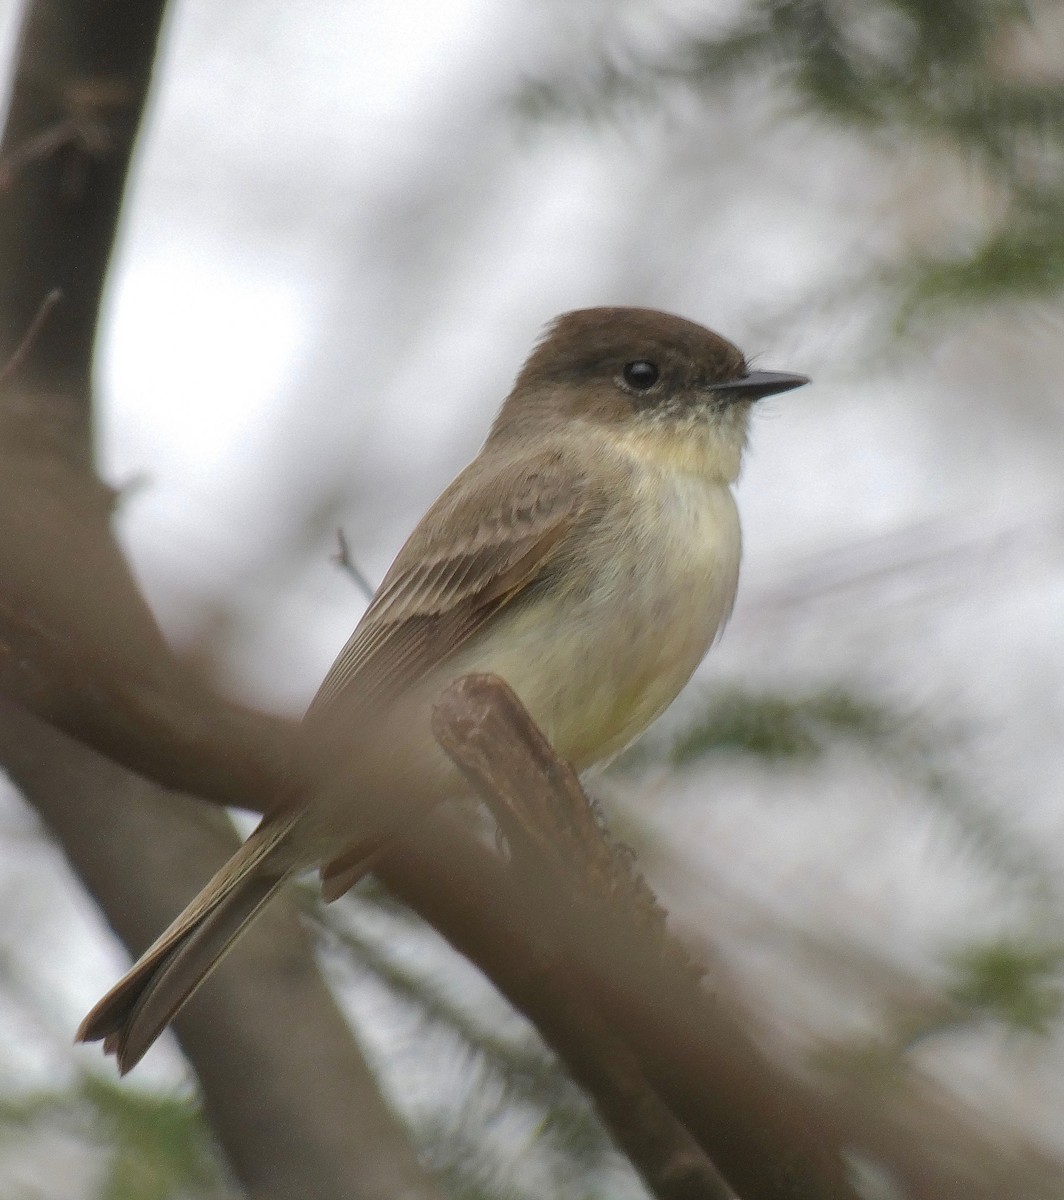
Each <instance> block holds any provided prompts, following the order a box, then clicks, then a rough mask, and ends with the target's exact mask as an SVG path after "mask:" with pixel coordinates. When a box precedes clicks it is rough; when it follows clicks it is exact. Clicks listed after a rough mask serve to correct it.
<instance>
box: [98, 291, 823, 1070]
mask: <svg viewBox="0 0 1064 1200" xmlns="http://www.w3.org/2000/svg"><path fill="white" fill-rule="evenodd" d="M806 382H807V380H806V378H805V377H804V376H802V375H786V374H781V373H778V372H774V371H751V370H749V369H748V368H747V365H746V361H745V360H744V358H743V356H742V354H741V353H740V352H739V351H738V350H737V349H736V348H735V347H734V346H733V345H731V343H730V342H727V341H725V340H724V339H723V338H721V337H719V336H718V335H717V334H715V333H710V332H709V330H707V329H703V328H702V327H701V326H699V325H695V324H693V323H692V322H690V321H685V320H682V319H681V318H679V317H672V316H668V315H666V314H664V313H659V312H653V311H650V310H647V309H639V308H592V309H586V310H583V311H580V312H571V313H567V314H566V315H564V316H562V317H559V318H558V319H557V320H556V321H555V322H554V323H553V324H552V325H551V326H550V328H549V330H548V332H547V335H546V336H545V337H544V338H543V340H542V341H541V342H540V343H539V345H538V346H537V347H536V348H535V349H534V350H533V352H532V354H531V356H530V357H529V359H528V361H527V362H526V363H525V365H524V367H523V368H522V370H521V373H520V374H519V375H518V377H517V381H516V383H515V384H514V388H513V391H511V393H510V395H509V396H508V397H507V399H506V401H505V403H504V404H503V406H502V409H501V410H500V412H499V415H498V416H497V417H496V419H495V423H494V425H492V427H491V432H490V433H489V435H488V439H487V441H486V442H485V444H484V447H483V449H482V450H481V451H480V453H479V454H478V455H477V457H476V458H475V459H474V460H473V462H472V463H470V465H469V466H468V467H466V469H465V470H464V471H463V472H462V473H461V474H460V475H459V476H458V478H457V479H455V481H454V482H453V483H452V484H451V485H450V487H448V488H447V490H446V491H445V492H444V493H443V495H442V496H440V498H439V499H438V500H437V501H436V503H435V504H434V505H433V506H432V507H431V508H430V509H429V511H428V512H427V513H426V514H425V516H424V517H423V518H422V520H421V522H420V524H419V525H418V526H417V528H416V529H415V530H414V532H413V534H412V535H411V537H410V539H409V540H408V541H407V543H406V545H405V546H404V547H403V548H402V550H401V551H400V552H399V556H398V557H397V558H396V560H395V562H394V563H393V564H392V567H391V569H390V570H389V571H388V573H387V575H386V576H385V578H384V582H383V583H382V584H381V586H380V588H379V589H378V590H377V592H376V594H375V595H374V597H373V600H372V602H371V603H370V605H369V607H368V608H367V610H366V612H365V615H364V616H363V617H362V620H361V621H360V622H359V623H358V626H357V627H356V629H355V631H354V633H353V634H352V636H351V639H350V641H349V642H348V643H347V645H346V646H345V647H344V649H343V650H342V652H341V653H340V656H339V658H337V660H336V662H335V663H334V664H333V666H332V669H331V670H330V671H329V673H328V675H327V676H326V677H325V681H324V683H323V684H322V686H321V689H320V690H319V692H318V694H317V696H316V697H315V699H314V702H313V703H312V704H311V706H310V710H309V711H308V713H307V716H306V718H305V720H304V722H303V725H302V732H303V734H304V735H305V742H304V744H305V748H306V751H307V753H308V754H312V755H313V756H314V762H315V765H316V766H317V767H318V768H319V774H318V778H321V779H323V780H324V781H325V782H324V783H323V784H322V785H321V787H320V788H319V789H318V790H317V791H315V793H314V794H313V795H312V796H309V797H301V798H300V799H299V801H298V802H296V801H295V800H293V802H292V803H290V804H287V805H282V806H280V807H279V808H278V809H277V811H274V812H271V813H269V814H268V815H267V816H265V817H264V818H263V820H262V822H261V824H260V825H259V827H258V828H257V829H256V830H255V832H254V833H253V834H252V835H251V837H250V838H249V839H248V840H247V841H246V842H245V843H244V845H243V846H242V847H241V848H240V849H239V850H238V851H237V852H236V854H234V855H233V857H232V858H231V859H230V860H229V862H228V863H227V864H226V866H224V867H223V868H222V869H221V871H219V872H218V874H217V875H215V877H214V878H213V879H212V880H211V881H210V883H208V884H207V886H206V887H205V888H204V889H203V891H202V892H200V894H199V895H198V896H197V897H196V898H195V899H194V900H193V901H192V903H191V904H190V905H189V906H188V908H186V909H185V911H184V912H183V913H182V914H181V915H180V916H179V917H178V918H177V920H176V921H175V922H174V923H173V924H172V925H171V926H170V928H169V929H168V930H167V931H166V932H165V933H164V934H163V935H162V936H161V937H160V938H159V939H158V940H157V941H156V942H155V944H154V945H153V946H151V947H150V948H149V949H148V950H147V951H146V952H145V953H144V955H143V956H142V957H141V958H140V960H139V961H138V962H137V963H136V965H135V966H134V967H133V969H132V970H131V971H130V972H129V974H127V975H126V977H125V978H124V979H123V980H121V982H119V983H118V984H117V985H116V986H115V987H114V988H113V989H112V990H111V991H110V992H109V993H108V994H107V995H106V996H105V997H104V998H103V999H102V1000H101V1001H100V1002H99V1004H97V1005H96V1007H95V1008H94V1009H93V1010H92V1012H90V1013H89V1015H88V1016H87V1017H86V1018H85V1020H84V1021H83V1022H82V1024H81V1027H80V1028H79V1030H78V1034H77V1036H78V1039H79V1040H81V1041H96V1040H98V1039H101V1038H102V1039H104V1050H105V1051H107V1052H109V1053H114V1054H115V1055H116V1056H117V1058H118V1066H119V1069H120V1071H122V1072H123V1073H125V1072H126V1071H128V1070H129V1069H130V1068H131V1067H133V1066H134V1065H135V1064H136V1063H137V1062H138V1061H139V1060H140V1058H141V1057H142V1056H143V1054H144V1053H145V1051H146V1050H147V1049H148V1047H149V1046H150V1045H151V1044H152V1042H153V1041H154V1040H155V1039H156V1038H157V1037H158V1036H159V1034H160V1033H161V1032H162V1031H163V1029H164V1028H165V1027H166V1025H167V1024H168V1022H169V1021H170V1019H171V1018H172V1017H173V1016H174V1014H175V1013H176V1012H177V1010H178V1009H179V1008H180V1007H181V1005H182V1004H184V1002H185V1001H186V1000H187V999H188V998H189V996H191V994H192V993H193V992H194V991H195V989H196V988H197V987H198V986H199V985H200V983H202V981H203V980H204V979H205V978H206V976H207V975H208V974H209V972H210V971H211V970H212V969H213V967H214V966H215V965H216V964H217V963H218V961H219V960H220V959H221V957H222V956H223V955H224V954H225V952H226V951H227V950H228V949H229V947H230V946H231V945H232V943H233V941H234V940H235V939H236V937H237V936H238V935H239V934H240V932H241V931H242V930H243V929H244V927H245V926H246V925H247V924H248V923H249V922H250V921H251V920H252V919H253V918H254V916H255V915H256V914H257V913H258V912H259V910H260V909H261V908H262V907H263V905H265V904H266V902H267V901H268V900H269V899H270V898H271V897H272V896H273V894H274V893H275V892H276V891H277V890H278V888H280V886H281V885H282V883H283V882H284V881H285V880H286V879H287V878H288V877H289V876H290V875H293V874H295V873H297V872H299V871H304V870H306V869H308V868H311V867H317V868H319V869H320V872H321V878H322V889H323V892H324V894H325V896H326V899H332V898H334V897H335V896H338V895H340V894H341V893H342V892H344V891H345V890H346V889H347V888H348V887H350V886H351V884H352V883H353V882H355V880H356V879H357V878H358V877H359V876H360V875H361V874H363V873H364V872H365V871H366V869H368V866H369V865H370V863H371V861H372V858H373V855H374V854H375V853H376V852H378V851H379V850H380V848H381V847H382V846H384V845H387V844H388V842H389V841H390V840H392V839H394V838H395V837H397V836H401V835H402V833H403V830H404V827H405V828H407V829H411V828H413V822H414V821H416V818H417V815H418V814H419V813H422V812H424V811H426V809H427V808H428V807H429V806H431V805H432V804H435V803H439V802H440V801H441V800H446V799H449V798H456V797H460V796H461V795H462V794H463V791H464V789H463V784H462V780H461V777H460V776H459V774H458V771H457V769H456V768H455V767H454V765H453V764H452V763H451V762H450V760H449V759H448V758H447V757H446V756H445V755H444V754H443V752H442V751H441V750H440V748H439V747H438V746H437V745H436V743H435V741H434V739H433V737H432V733H431V730H430V723H429V722H430V713H431V708H432V704H433V702H434V701H435V699H436V698H437V697H438V696H439V695H440V694H441V693H442V692H443V690H444V688H445V687H446V686H447V685H448V684H449V683H451V682H452V681H453V680H454V679H457V678H458V677H459V676H461V675H465V674H468V673H471V672H490V673H493V674H497V675H500V676H501V677H502V678H503V679H505V680H506V681H507V682H508V683H509V684H510V686H511V687H512V688H513V689H514V690H515V691H516V692H517V694H518V695H519V696H520V698H521V700H522V701H523V702H524V704H525V706H526V707H527V708H528V710H529V712H530V713H531V714H532V716H533V717H534V718H535V720H536V722H537V724H538V725H539V726H540V728H541V729H542V730H543V732H544V733H545V734H546V736H547V738H548V739H549V740H550V742H551V744H552V746H553V747H554V749H555V751H556V752H557V754H558V755H559V756H560V757H562V758H564V759H567V760H569V761H570V762H571V763H572V764H573V765H574V766H575V767H576V769H577V770H581V771H582V770H584V769H585V768H587V767H589V766H591V765H592V764H593V763H598V762H603V761H605V760H607V759H609V758H611V757H612V756H613V755H615V754H617V753H618V752H619V751H620V750H622V749H623V748H624V747H625V746H627V745H628V744H629V742H631V741H632V739H633V738H635V737H636V736H637V735H638V734H640V733H641V732H642V731H643V730H644V729H645V728H646V727H647V725H649V724H650V722H651V721H653V720H654V718H655V717H657V716H658V715H659V714H660V713H661V712H662V711H663V710H664V709H665V707H666V706H667V705H668V704H669V703H670V702H671V701H672V700H673V698H674V697H675V696H676V694H677V693H678V692H679V691H680V689H681V688H682V687H683V685H684V684H685V683H686V682H687V680H688V679H689V678H690V676H691V673H692V672H693V671H694V669H695V667H696V666H697V665H698V664H699V662H700V661H701V659H702V657H703V655H704V654H705V653H706V651H707V650H708V649H709V647H710V645H711V644H712V643H713V641H714V639H715V638H716V636H717V634H718V633H719V632H720V630H721V628H722V626H723V625H724V622H725V621H726V620H727V618H728V615H729V613H730V612H731V608H732V602H733V600H734V598H735V588H736V581H737V577H738V571H739V551H740V536H739V520H738V516H737V514H736V510H735V502H734V500H733V499H732V494H731V484H732V483H734V482H735V479H736V477H737V476H738V474H739V463H740V458H741V456H742V451H743V447H744V445H745V442H746V430H747V419H748V417H749V413H750V408H751V405H752V404H753V402H754V401H755V400H758V399H760V398H761V397H762V396H770V395H773V394H774V393H777V392H785V391H788V390H789V389H791V388H796V387H800V386H801V385H802V384H804V383H806Z"/></svg>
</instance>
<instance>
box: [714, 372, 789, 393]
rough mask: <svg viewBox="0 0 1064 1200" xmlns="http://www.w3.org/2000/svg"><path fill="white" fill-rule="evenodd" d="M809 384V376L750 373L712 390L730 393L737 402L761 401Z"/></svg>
mask: <svg viewBox="0 0 1064 1200" xmlns="http://www.w3.org/2000/svg"><path fill="white" fill-rule="evenodd" d="M808 382H809V376H808V375H789V374H787V372H786V371H748V372H747V373H746V374H745V375H743V376H741V377H740V378H739V379H731V380H729V381H728V382H727V383H715V384H713V386H712V388H711V390H712V391H714V392H729V393H731V394H732V395H734V396H735V398H736V400H760V399H762V397H764V396H775V395H777V394H778V393H779V392H789V391H790V390H791V389H792V388H800V387H804V386H805V384H807V383H808Z"/></svg>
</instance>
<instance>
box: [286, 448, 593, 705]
mask: <svg viewBox="0 0 1064 1200" xmlns="http://www.w3.org/2000/svg"><path fill="white" fill-rule="evenodd" d="M588 492H589V490H588V487H587V484H586V481H585V479H584V476H583V474H582V472H581V471H580V470H579V468H577V467H575V466H574V465H573V464H571V463H570V462H569V461H568V460H567V458H566V457H565V456H564V455H563V454H562V453H560V452H557V451H555V452H547V453H541V454H540V455H537V456H535V457H532V458H528V457H525V458H524V459H523V460H517V461H513V460H503V461H501V462H499V463H497V464H495V466H494V467H493V468H491V469H488V470H485V469H484V461H483V459H481V460H478V461H477V462H475V463H474V464H472V466H471V467H468V468H467V469H466V471H464V472H463V473H462V474H461V475H460V476H459V477H458V478H457V479H456V480H455V482H454V483H453V484H452V485H451V486H450V487H449V488H448V489H447V491H445V492H444V493H443V495H442V496H441V497H440V498H439V500H437V501H436V503H435V504H434V505H433V506H432V508H431V509H429V511H428V513H426V515H425V517H424V518H423V519H422V521H421V523H420V524H419V525H418V527H417V529H415V530H414V532H413V534H412V535H411V536H410V539H409V540H408V541H407V543H406V545H405V546H404V547H403V549H402V550H401V551H400V552H399V555H398V557H397V558H396V560H395V562H394V563H393V565H392V567H391V569H390V570H389V572H388V574H387V575H386V576H385V578H384V581H383V583H382V584H381V586H380V588H379V589H378V590H377V593H376V595H375V596H374V598H373V600H372V602H371V603H370V606H369V608H368V609H367V610H366V612H365V614H364V616H363V618H362V620H361V621H360V622H359V624H358V626H357V628H356V629H355V631H354V633H353V634H352V635H351V638H350V640H349V641H348V643H347V645H346V646H345V647H344V649H343V650H342V651H341V653H340V655H339V657H338V658H337V660H336V662H335V663H334V664H333V667H332V669H331V670H330V671H329V673H328V675H327V676H326V677H325V680H324V682H323V683H322V685H321V688H320V690H319V691H318V694H317V696H316V697H315V699H314V702H313V704H312V705H311V708H310V712H309V714H308V716H309V717H310V718H311V719H314V718H316V717H318V716H319V715H322V714H324V713H327V712H330V711H332V710H333V709H334V708H335V707H336V706H337V705H338V704H339V703H341V698H342V704H343V706H344V707H345V708H346V707H347V706H348V705H349V704H351V705H357V706H361V705H364V704H368V705H376V704H379V703H381V702H382V701H385V700H386V699H387V698H388V697H389V696H392V695H395V694H397V693H398V692H399V691H401V690H402V689H403V688H405V687H407V686H408V685H409V684H410V683H411V682H413V681H414V680H416V679H418V678H420V677H421V676H423V675H424V674H426V673H427V672H428V671H430V670H431V669H432V668H433V667H435V666H437V665H438V664H439V663H441V662H443V661H444V660H445V659H446V658H448V657H450V655H452V654H453V653H454V652H455V651H456V650H458V649H459V648H460V647H461V646H462V645H463V644H464V643H466V642H467V641H468V640H469V639H470V638H471V637H472V636H473V635H474V634H475V633H477V631H478V630H480V629H481V628H482V627H483V626H484V624H485V623H486V622H487V621H488V620H489V619H490V618H491V617H492V616H493V615H494V614H495V613H497V612H498V611H499V610H500V608H502V607H503V606H504V605H506V604H507V603H509V602H510V601H511V600H512V599H513V598H514V597H515V596H517V595H519V594H520V593H522V592H523V591H524V590H525V588H527V587H528V586H529V585H530V584H531V583H533V582H534V581H536V580H537V579H540V578H542V577H543V575H544V573H545V571H546V570H547V569H548V565H549V564H550V563H551V562H552V561H553V560H554V559H555V558H556V556H557V554H558V552H559V550H560V548H561V547H562V545H563V544H564V542H565V539H566V536H567V534H568V533H569V532H570V531H571V530H572V529H573V527H574V526H575V525H576V524H577V523H578V522H579V521H580V520H581V519H583V518H584V517H585V516H586V515H587V513H588V511H589V507H590V505H589V494H588Z"/></svg>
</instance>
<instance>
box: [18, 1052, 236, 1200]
mask: <svg viewBox="0 0 1064 1200" xmlns="http://www.w3.org/2000/svg"><path fill="white" fill-rule="evenodd" d="M29 1130H33V1131H36V1132H38V1133H43V1132H45V1131H48V1130H54V1131H60V1132H65V1133H67V1134H68V1135H70V1136H74V1137H76V1138H79V1139H80V1140H82V1141H84V1142H85V1143H86V1144H87V1145H91V1146H94V1147H99V1148H101V1149H102V1151H103V1153H104V1154H105V1156H106V1166H105V1168H104V1170H103V1173H102V1178H101V1182H100V1186H99V1188H98V1190H97V1191H96V1192H95V1193H94V1195H95V1200H178V1198H180V1200H219V1198H220V1197H223V1196H228V1195H231V1194H232V1191H231V1189H230V1188H228V1187H227V1186H226V1183H225V1175H224V1172H223V1168H222V1165H221V1160H220V1159H219V1157H218V1154H217V1152H216V1150H215V1148H214V1142H213V1140H212V1138H211V1134H210V1131H209V1129H208V1127H207V1125H206V1122H205V1121H204V1119H203V1117H202V1114H201V1113H200V1112H199V1110H198V1108H197V1106H196V1104H195V1103H194V1102H193V1101H191V1100H190V1099H188V1098H187V1097H176V1096H173V1095H168V1094H165V1093H157V1092H145V1091H143V1090H141V1089H139V1088H130V1087H128V1086H127V1085H123V1084H121V1083H119V1082H118V1081H115V1082H111V1081H109V1080H106V1079H104V1078H103V1077H101V1076H97V1075H84V1076H82V1077H81V1078H80V1079H79V1080H78V1081H77V1082H76V1083H75V1085H74V1086H73V1087H71V1088H70V1089H69V1090H67V1091H49V1092H38V1093H30V1094H23V1095H20V1096H17V1097H11V1098H7V1099H4V1100H2V1101H0V1138H9V1137H11V1136H13V1135H15V1134H16V1133H21V1134H23V1135H25V1133H26V1132H27V1131H29Z"/></svg>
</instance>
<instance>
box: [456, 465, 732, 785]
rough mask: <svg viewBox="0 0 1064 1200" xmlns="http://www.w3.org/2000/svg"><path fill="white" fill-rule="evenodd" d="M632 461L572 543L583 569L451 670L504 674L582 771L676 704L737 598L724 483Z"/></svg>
mask: <svg viewBox="0 0 1064 1200" xmlns="http://www.w3.org/2000/svg"><path fill="white" fill-rule="evenodd" d="M630 467H631V469H630V471H628V472H627V473H626V474H627V478H626V487H625V489H624V490H623V492H622V493H621V494H619V495H618V494H613V495H611V496H610V497H608V504H605V505H604V506H603V515H601V516H600V517H599V518H598V519H597V525H596V528H595V529H594V530H591V531H588V532H587V534H585V536H583V537H581V538H580V539H579V541H578V545H579V547H580V549H579V550H578V551H577V552H578V553H581V554H582V555H583V556H584V562H583V564H582V568H583V569H580V570H577V571H574V570H573V568H572V565H571V564H570V565H568V566H567V568H566V569H565V570H563V571H561V572H559V577H558V582H557V583H556V584H555V585H554V586H547V587H545V588H544V589H543V590H542V591H540V592H539V593H538V594H534V595H532V596H530V597H529V601H528V603H527V604H518V605H516V606H515V607H514V609H513V611H512V612H510V613H508V614H506V615H505V616H501V617H500V619H499V620H500V624H505V625H506V630H505V636H499V635H500V634H502V632H503V631H502V629H496V630H493V631H492V632H491V634H489V635H488V636H486V637H485V638H484V639H482V640H481V641H479V643H478V644H476V645H473V646H471V647H470V648H469V651H468V653H466V654H463V655H461V656H460V657H461V659H462V660H463V661H462V662H461V663H456V664H453V666H452V668H451V670H452V671H454V670H455V668H457V671H456V672H455V673H458V674H461V673H464V672H465V671H468V670H476V671H491V672H494V673H496V674H499V675H501V676H502V677H503V678H504V679H506V680H507V681H508V682H509V683H510V684H511V686H512V687H513V688H514V690H515V691H516V692H517V693H518V695H519V696H520V697H521V699H522V701H523V702H524V704H525V705H526V707H527V708H528V709H529V711H530V712H531V714H532V716H533V717H534V718H535V719H536V721H537V723H538V724H539V725H540V727H541V728H542V729H543V731H544V733H545V734H546V735H547V737H548V738H549V739H550V741H551V743H552V745H553V746H554V748H555V750H556V751H557V752H558V753H559V754H560V755H561V756H562V757H564V758H566V759H568V760H570V761H571V762H572V763H573V764H574V765H575V766H576V767H577V769H580V770H582V769H584V768H586V767H588V766H590V765H592V764H593V763H597V762H602V761H605V760H608V759H610V758H612V757H613V756H614V755H616V754H617V753H619V752H620V751H621V750H623V749H624V748H625V746H627V745H628V744H629V743H630V742H631V741H632V740H633V739H634V738H635V737H637V736H638V735H639V734H640V733H642V731H643V730H644V729H645V728H646V727H647V725H649V724H650V722H651V721H653V720H654V719H655V718H656V717H657V716H659V715H660V713H661V712H662V711H663V710H664V709H665V708H666V707H667V706H668V705H669V704H670V703H671V702H672V700H673V699H674V698H675V697H676V695H677V694H678V692H679V691H680V689H681V688H682V687H683V686H684V684H685V683H686V682H687V681H688V679H689V678H690V676H691V674H692V673H693V672H694V670H695V668H696V667H697V666H698V664H699V663H700V662H701V660H702V658H703V657H704V655H705V653H706V651H707V650H708V649H709V647H710V646H711V645H712V643H713V641H714V639H715V638H716V636H717V634H718V633H719V631H720V629H721V628H722V626H723V625H724V623H725V621H726V620H727V618H728V615H729V614H730V612H731V608H732V603H733V601H734V598H735V589H736V583H737V578H738V569H739V549H740V537H739V522H738V516H737V513H736V509H735V502H734V500H733V498H732V495H731V491H730V489H729V488H728V486H727V485H726V484H724V483H719V482H714V481H712V480H711V479H706V478H704V477H702V476H698V475H694V474H688V473H685V472H675V471H672V470H667V469H665V470H663V469H661V468H660V467H659V466H657V465H656V464H653V463H650V464H648V463H646V462H644V461H642V460H641V459H635V460H633V461H632V463H631V464H630ZM574 578H578V579H580V580H581V581H582V582H581V585H580V586H574V585H573V583H572V582H571V581H572V580H573V579H574ZM449 673H450V672H449Z"/></svg>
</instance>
